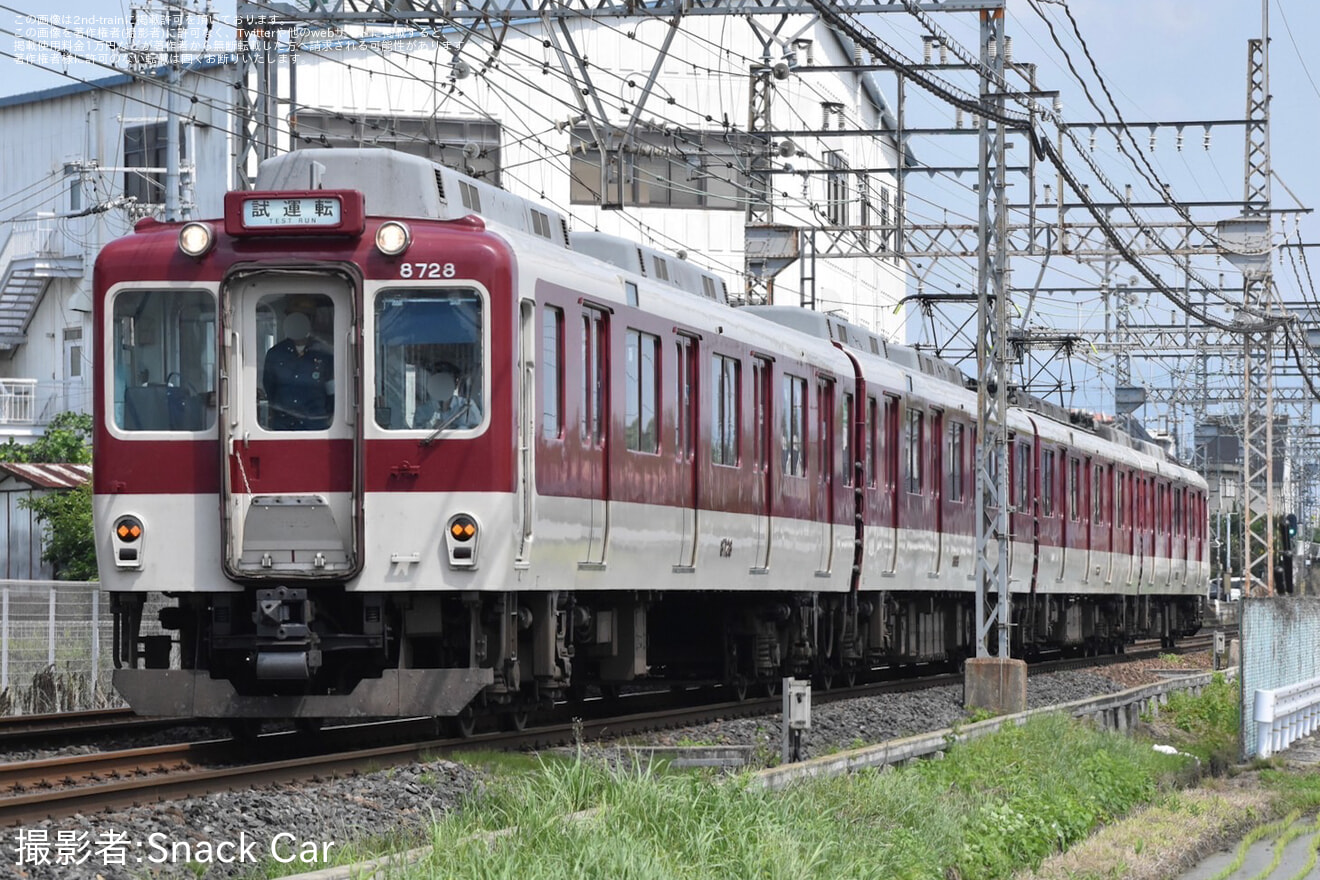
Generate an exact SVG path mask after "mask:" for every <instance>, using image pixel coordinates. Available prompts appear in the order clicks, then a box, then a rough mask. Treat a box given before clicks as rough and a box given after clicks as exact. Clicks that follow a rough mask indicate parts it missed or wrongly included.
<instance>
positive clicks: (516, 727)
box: [504, 707, 530, 733]
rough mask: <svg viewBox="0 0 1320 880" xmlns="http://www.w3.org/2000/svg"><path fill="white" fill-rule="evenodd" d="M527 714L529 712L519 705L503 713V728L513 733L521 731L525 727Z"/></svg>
mask: <svg viewBox="0 0 1320 880" xmlns="http://www.w3.org/2000/svg"><path fill="white" fill-rule="evenodd" d="M529 714H530V713H529V712H528V711H527V708H526V707H519V708H517V709H514V710H513V711H512V712H508V713H506V714H505V715H504V726H505V728H507V729H508V730H512V731H513V732H514V733H522V732H523V731H524V730H526V729H527V719H528V716H529Z"/></svg>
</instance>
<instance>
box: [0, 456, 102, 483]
mask: <svg viewBox="0 0 1320 880" xmlns="http://www.w3.org/2000/svg"><path fill="white" fill-rule="evenodd" d="M0 476H12V477H14V478H16V479H18V480H22V481H23V482H25V483H29V484H31V485H33V486H35V487H37V488H38V489H74V488H77V487H78V486H81V485H82V484H83V483H86V482H87V481H88V480H90V479H91V478H92V466H91V465H90V464H27V463H20V462H15V461H0Z"/></svg>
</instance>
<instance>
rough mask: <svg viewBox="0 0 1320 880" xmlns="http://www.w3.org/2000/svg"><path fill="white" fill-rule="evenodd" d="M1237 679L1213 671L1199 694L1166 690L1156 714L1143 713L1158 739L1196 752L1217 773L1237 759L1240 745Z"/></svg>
mask: <svg viewBox="0 0 1320 880" xmlns="http://www.w3.org/2000/svg"><path fill="white" fill-rule="evenodd" d="M1239 694H1240V685H1239V684H1238V681H1237V679H1234V680H1233V681H1228V680H1227V679H1226V678H1225V677H1224V676H1223V675H1221V674H1218V673H1216V674H1215V675H1214V676H1213V677H1212V678H1211V681H1210V684H1209V685H1207V686H1206V687H1205V688H1204V689H1202V691H1201V693H1200V694H1199V695H1194V694H1192V693H1191V692H1190V691H1176V692H1174V693H1172V694H1169V700H1168V702H1167V703H1166V704H1165V705H1163V706H1161V707H1160V709H1159V713H1158V715H1156V716H1150V715H1143V716H1142V721H1144V722H1146V723H1147V724H1148V725H1150V728H1151V732H1152V733H1153V734H1154V735H1155V736H1156V737H1157V738H1158V739H1160V740H1162V741H1164V742H1167V743H1169V744H1170V745H1173V746H1176V747H1177V748H1179V749H1182V750H1183V751H1185V752H1190V753H1191V754H1193V755H1196V756H1197V757H1198V758H1200V759H1201V760H1202V761H1204V762H1205V763H1206V765H1207V766H1208V767H1209V769H1210V772H1211V773H1212V774H1214V775H1219V774H1221V773H1223V772H1225V771H1226V770H1227V769H1228V768H1229V767H1231V766H1233V765H1234V764H1236V763H1237V759H1238V755H1239V753H1240V751H1241V745H1240V743H1239V742H1238V731H1239V728H1240V727H1241V718H1242V707H1241V697H1240V696H1239Z"/></svg>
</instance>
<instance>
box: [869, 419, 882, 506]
mask: <svg viewBox="0 0 1320 880" xmlns="http://www.w3.org/2000/svg"><path fill="white" fill-rule="evenodd" d="M880 436H882V435H881V431H880V408H879V407H878V406H877V405H876V402H875V398H874V397H868V398H866V485H867V486H871V487H874V486H875V484H876V474H878V473H879V471H880V468H879V464H880V462H879V459H878V456H879V449H880V443H879V442H878V438H879V437H880Z"/></svg>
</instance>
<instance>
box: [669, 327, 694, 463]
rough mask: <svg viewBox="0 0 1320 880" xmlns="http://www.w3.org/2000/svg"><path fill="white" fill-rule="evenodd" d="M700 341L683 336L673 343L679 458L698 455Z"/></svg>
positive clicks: (675, 446)
mask: <svg viewBox="0 0 1320 880" xmlns="http://www.w3.org/2000/svg"><path fill="white" fill-rule="evenodd" d="M696 355H697V344H696V342H695V341H694V340H692V339H689V338H688V337H686V336H680V337H679V338H678V341H677V342H676V343H674V383H675V387H674V395H675V396H674V399H675V401H676V403H677V410H678V413H677V418H675V419H674V449H675V451H676V452H677V455H678V459H679V461H682V460H683V459H684V458H685V457H686V458H687V459H689V460H690V459H691V458H692V457H693V455H695V449H696V434H695V432H694V431H693V430H692V426H693V424H694V423H695V422H696V417H695V416H696V392H697V386H696V381H697V361H696Z"/></svg>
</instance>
